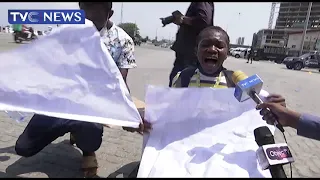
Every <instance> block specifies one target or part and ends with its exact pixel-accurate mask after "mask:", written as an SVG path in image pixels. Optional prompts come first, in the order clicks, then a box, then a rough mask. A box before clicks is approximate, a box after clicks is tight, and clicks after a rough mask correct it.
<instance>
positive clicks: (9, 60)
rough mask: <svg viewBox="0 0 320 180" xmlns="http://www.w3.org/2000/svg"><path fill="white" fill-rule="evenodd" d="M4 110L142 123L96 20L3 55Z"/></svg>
mask: <svg viewBox="0 0 320 180" xmlns="http://www.w3.org/2000/svg"><path fill="white" fill-rule="evenodd" d="M0 59H1V66H0V110H9V111H22V112H33V113H37V114H44V115H48V116H54V117H59V118H66V119H74V120H80V121H89V122H96V123H102V124H111V125H119V126H129V127H138V125H139V123H140V121H141V118H140V115H139V113H138V110H137V108H136V107H135V105H134V103H133V101H132V99H131V97H130V95H129V92H128V90H127V88H126V85H125V83H124V81H123V79H122V76H121V74H120V72H119V70H118V68H117V66H116V64H115V62H114V61H113V59H112V57H111V56H110V54H109V52H108V50H107V48H106V47H105V45H104V44H103V42H102V41H101V38H100V34H99V32H98V31H97V30H96V28H95V27H94V25H93V23H92V22H91V21H88V20H86V24H84V25H65V26H61V27H60V28H58V29H56V30H54V31H53V32H52V33H50V34H49V35H48V36H44V37H40V39H38V40H36V41H35V42H33V43H31V44H28V45H21V46H20V47H19V48H17V49H15V50H13V51H10V52H5V53H1V54H0Z"/></svg>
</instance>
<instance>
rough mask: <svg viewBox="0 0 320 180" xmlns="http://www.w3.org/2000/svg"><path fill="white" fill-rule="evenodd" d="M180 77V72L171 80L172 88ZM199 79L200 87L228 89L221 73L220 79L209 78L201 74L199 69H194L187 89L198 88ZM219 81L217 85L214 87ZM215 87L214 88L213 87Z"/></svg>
mask: <svg viewBox="0 0 320 180" xmlns="http://www.w3.org/2000/svg"><path fill="white" fill-rule="evenodd" d="M179 76H180V72H179V73H178V74H177V75H176V76H175V77H174V79H173V87H177V86H175V84H176V81H177V80H178V78H179ZM199 78H200V87H215V88H228V86H227V81H226V78H225V76H224V75H223V73H222V72H221V77H220V79H219V77H210V76H206V75H204V74H202V73H201V72H200V71H199V69H196V70H195V72H194V74H193V76H192V77H191V80H190V83H189V86H188V87H199V84H198V80H199ZM218 79H219V84H218V85H216V83H217V81H218ZM215 85H216V86H215Z"/></svg>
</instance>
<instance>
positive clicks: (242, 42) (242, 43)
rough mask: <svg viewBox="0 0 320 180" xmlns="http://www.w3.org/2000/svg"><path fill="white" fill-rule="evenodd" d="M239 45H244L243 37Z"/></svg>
mask: <svg viewBox="0 0 320 180" xmlns="http://www.w3.org/2000/svg"><path fill="white" fill-rule="evenodd" d="M240 45H244V37H241V41H240Z"/></svg>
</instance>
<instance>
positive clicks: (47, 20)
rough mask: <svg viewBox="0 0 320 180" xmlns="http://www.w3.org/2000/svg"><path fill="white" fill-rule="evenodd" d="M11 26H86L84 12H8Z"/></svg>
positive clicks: (77, 10)
mask: <svg viewBox="0 0 320 180" xmlns="http://www.w3.org/2000/svg"><path fill="white" fill-rule="evenodd" d="M8 22H9V23H10V24H84V23H85V12H84V11H83V10H79V9H76V10H70V9H68V10H61V9H59V10H8Z"/></svg>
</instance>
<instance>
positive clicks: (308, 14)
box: [299, 2, 312, 56]
mask: <svg viewBox="0 0 320 180" xmlns="http://www.w3.org/2000/svg"><path fill="white" fill-rule="evenodd" d="M311 8H312V2H309V8H308V12H307V17H306V20H305V22H304V29H303V34H302V40H301V47H300V52H299V56H301V55H302V51H303V46H304V38H305V37H306V34H307V30H308V25H309V18H310V13H311Z"/></svg>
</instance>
